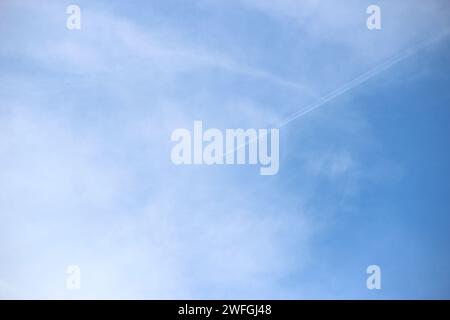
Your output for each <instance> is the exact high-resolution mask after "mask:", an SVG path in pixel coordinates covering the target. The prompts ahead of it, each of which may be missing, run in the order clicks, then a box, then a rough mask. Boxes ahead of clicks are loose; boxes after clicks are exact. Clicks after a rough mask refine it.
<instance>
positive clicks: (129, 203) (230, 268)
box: [0, 0, 450, 299]
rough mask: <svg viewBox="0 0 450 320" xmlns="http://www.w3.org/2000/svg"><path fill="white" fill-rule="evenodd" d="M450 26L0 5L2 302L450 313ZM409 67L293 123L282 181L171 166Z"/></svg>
mask: <svg viewBox="0 0 450 320" xmlns="http://www.w3.org/2000/svg"><path fill="white" fill-rule="evenodd" d="M69 4H77V5H79V6H80V8H81V15H82V27H81V29H80V30H72V31H71V30H67V28H66V19H67V17H68V15H67V14H66V7H67V6H68V5H69ZM371 4H377V5H379V6H380V8H381V14H382V29H381V30H379V31H369V30H368V29H367V28H366V19H367V14H366V8H367V7H368V6H369V5H371ZM449 12H450V10H449V4H448V2H447V1H444V0H442V1H439V0H433V1H426V2H424V1H412V0H409V1H406V0H404V1H402V0H399V1H381V0H377V1H363V0H359V1H336V0H333V1H314V0H308V1H294V0H280V1H269V0H228V1H225V0H217V1H212V0H210V1H208V0H195V1H178V0H170V1H134V2H130V1H127V2H125V1H96V2H95V4H94V3H92V1H74V2H67V1H12V0H11V1H9V0H6V1H5V0H3V1H1V2H0V38H1V42H0V134H1V137H2V138H1V139H0V221H1V223H0V239H1V240H0V261H1V264H0V297H2V298H69V299H70V298H272V299H275V298H276V299H278V298H287V299H311V298H324V299H336V298H356V299H379V298H388V299H399V298H413V299H415V298H425V299H429V298H440V299H442V298H447V299H448V298H450V276H449V270H450V250H449V245H450V235H449V232H448V230H449V229H450V228H449V226H450V215H449V213H450V212H449V210H450V197H449V196H450V194H449V190H450V182H449V181H450V179H449V178H450V172H449V166H448V163H449V160H450V159H449V158H450V153H449V151H448V137H449V136H450V129H449V128H450V109H449V105H450V92H449V91H448V84H449V83H450V76H449V74H450V72H449V71H450V58H449V55H448V52H449V50H450V36H447V35H446V34H447V33H448V31H449V30H450V25H449V24H450V19H449V18H450V17H449V15H450V13H449ZM439 35H443V36H441V37H439V38H438V39H437V40H435V41H431V42H429V40H430V39H434V38H436V36H439ZM423 43H427V44H426V45H422V44H423ZM417 45H419V49H418V50H416V51H414V54H413V55H408V56H404V55H405V53H408V52H409V51H408V50H409V49H410V48H416V47H417ZM397 56H404V57H405V58H404V59H402V60H401V61H399V62H398V63H395V64H393V65H391V66H390V67H389V68H387V69H386V70H380V71H382V72H379V73H377V74H376V75H375V76H374V77H371V78H370V79H368V80H367V81H365V82H364V83H361V84H360V85H359V86H355V87H352V88H351V90H349V91H347V92H345V93H344V94H342V95H339V96H337V97H336V98H334V99H333V100H332V101H329V102H327V103H326V104H323V105H321V106H320V107H319V108H317V109H315V110H313V111H311V112H309V113H307V114H306V115H304V116H302V117H300V118H298V119H296V120H295V121H292V122H290V123H288V124H287V125H285V126H283V127H282V128H281V129H280V171H279V173H278V174H277V175H275V176H260V175H259V170H258V168H256V167H255V166H212V167H206V166H174V165H173V164H172V163H171V161H170V150H171V148H172V146H173V143H172V142H171V141H170V134H171V132H172V131H173V130H175V129H177V128H181V127H186V128H191V127H192V124H193V121H194V120H202V121H203V123H204V126H206V127H213V128H221V129H225V128H238V127H242V128H271V127H273V126H275V125H276V124H277V123H280V122H283V120H284V119H286V118H288V117H289V116H291V115H292V114H294V113H296V112H298V111H301V110H304V108H306V107H307V106H309V105H311V104H312V103H315V102H317V101H320V99H321V97H323V96H325V95H327V94H328V93H329V92H332V91H333V90H336V89H338V88H341V87H343V86H345V85H346V84H347V83H349V81H351V80H353V79H355V78H356V77H358V76H359V75H361V74H364V73H365V72H367V71H368V70H379V67H378V66H380V65H383V63H384V62H385V61H390V59H392V58H393V57H397ZM377 68H378V69H377ZM71 264H75V265H79V266H80V268H81V274H82V280H81V281H82V288H81V290H78V291H68V290H66V287H65V283H66V276H67V275H66V274H65V268H66V266H67V265H71ZM371 264H376V265H379V266H380V267H381V270H382V289H381V290H368V289H367V288H366V278H367V275H366V268H367V266H368V265H371Z"/></svg>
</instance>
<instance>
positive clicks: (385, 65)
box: [276, 30, 449, 128]
mask: <svg viewBox="0 0 450 320" xmlns="http://www.w3.org/2000/svg"><path fill="white" fill-rule="evenodd" d="M448 33H449V30H446V31H445V32H444V33H441V34H440V35H438V36H436V37H433V38H431V39H429V40H427V41H425V42H421V43H419V44H417V45H415V46H413V47H411V48H409V49H407V50H406V51H404V52H403V53H401V54H400V55H398V56H395V57H393V58H391V59H389V60H387V61H385V62H384V63H382V64H380V65H377V66H376V67H375V68H373V69H371V70H369V71H367V72H365V73H363V74H362V75H360V76H358V77H357V78H355V79H353V80H352V81H350V82H348V83H346V84H345V85H343V86H342V87H340V88H338V89H336V90H334V91H332V92H330V93H329V94H327V95H325V96H323V97H322V98H320V99H319V100H318V101H316V102H314V103H312V104H310V105H309V106H307V107H305V108H304V109H302V110H299V111H297V112H295V113H294V114H292V115H291V116H289V117H288V118H286V119H285V120H283V121H282V122H280V123H279V124H278V125H277V126H276V127H277V128H281V127H284V126H285V125H287V124H289V123H290V122H292V121H294V120H297V119H298V118H300V117H303V116H304V115H306V114H308V113H309V112H311V111H313V110H315V109H317V108H319V107H321V106H323V105H324V104H326V103H328V102H330V101H332V100H334V99H336V98H337V97H339V96H341V95H343V94H344V93H346V92H348V91H350V90H352V89H354V88H356V87H358V86H359V85H361V84H363V83H365V82H367V81H368V80H370V79H372V78H373V77H375V76H377V75H378V74H380V73H382V72H384V71H386V70H388V69H390V68H392V67H393V66H395V65H396V64H398V63H399V62H401V61H403V60H405V59H407V58H409V57H411V56H413V55H415V54H416V53H418V52H420V51H422V50H424V49H426V48H428V47H429V46H431V45H432V44H434V43H435V42H437V41H439V40H441V39H442V38H445V37H446V36H447V35H448Z"/></svg>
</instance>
